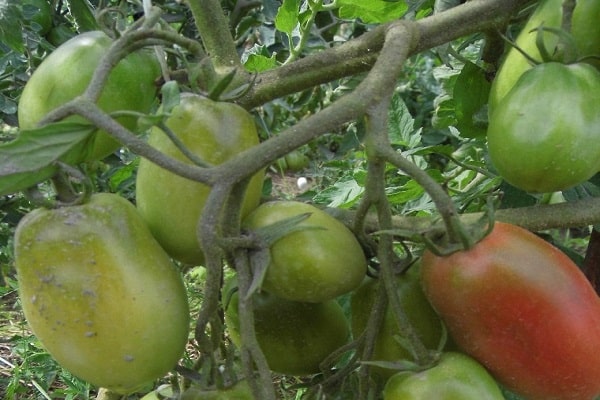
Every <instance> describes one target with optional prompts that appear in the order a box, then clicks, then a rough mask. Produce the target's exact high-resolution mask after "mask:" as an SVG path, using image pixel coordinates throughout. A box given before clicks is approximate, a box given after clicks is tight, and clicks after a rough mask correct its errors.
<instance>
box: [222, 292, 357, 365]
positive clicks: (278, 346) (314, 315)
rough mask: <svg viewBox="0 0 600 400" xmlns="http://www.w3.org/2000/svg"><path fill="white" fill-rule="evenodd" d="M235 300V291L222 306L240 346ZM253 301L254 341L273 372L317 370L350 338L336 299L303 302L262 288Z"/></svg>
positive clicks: (228, 324)
mask: <svg viewBox="0 0 600 400" xmlns="http://www.w3.org/2000/svg"><path fill="white" fill-rule="evenodd" d="M227 286H229V287H231V286H230V285H226V288H227ZM225 293H227V291H226V290H225ZM238 302H239V296H238V294H237V292H234V293H233V294H232V295H231V300H230V301H229V303H228V305H227V308H226V309H225V322H226V324H227V328H228V330H229V333H230V335H231V340H232V341H233V342H234V343H235V344H236V345H237V346H240V345H241V337H240V322H239V314H238ZM253 303H254V323H255V330H256V340H257V341H258V344H259V346H260V348H261V350H262V351H263V353H264V355H265V358H266V359H267V363H268V364H269V368H270V369H271V370H272V371H274V372H278V373H281V374H286V375H309V374H315V373H318V372H320V371H321V369H320V368H319V364H320V363H321V362H322V361H324V360H325V358H326V357H327V356H328V355H329V354H331V352H333V351H334V350H336V349H338V348H339V347H341V346H343V345H344V344H345V343H346V342H347V341H348V340H349V338H350V327H349V324H348V320H347V319H346V316H345V315H344V311H343V310H342V307H341V306H340V305H339V304H338V303H337V302H336V301H335V300H329V301H325V302H322V303H302V302H296V301H289V300H285V299H282V298H280V297H277V296H275V295H272V294H270V293H267V292H264V291H263V292H260V293H257V294H255V295H254V298H253Z"/></svg>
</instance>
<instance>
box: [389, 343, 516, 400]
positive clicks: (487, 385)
mask: <svg viewBox="0 0 600 400" xmlns="http://www.w3.org/2000/svg"><path fill="white" fill-rule="evenodd" d="M433 399H435V400H504V396H503V395H502V392H501V391H500V388H499V387H498V384H497V383H496V381H495V380H494V378H492V376H491V375H490V374H489V373H488V372H487V371H486V369H485V368H484V367H483V366H482V365H481V364H479V363H478V362H477V361H475V360H474V359H472V358H471V357H469V356H466V355H464V354H461V353H455V352H449V353H444V354H442V356H441V357H440V360H439V362H438V364H436V365H435V366H433V367H431V368H429V369H427V370H424V371H421V372H409V371H406V372H399V373H397V374H395V375H394V376H392V377H391V378H390V379H389V380H388V381H387V383H386V385H385V388H384V391H383V400H433Z"/></svg>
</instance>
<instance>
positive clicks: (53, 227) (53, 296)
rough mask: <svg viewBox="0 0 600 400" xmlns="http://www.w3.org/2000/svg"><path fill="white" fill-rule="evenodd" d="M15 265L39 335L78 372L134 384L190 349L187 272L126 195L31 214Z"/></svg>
mask: <svg viewBox="0 0 600 400" xmlns="http://www.w3.org/2000/svg"><path fill="white" fill-rule="evenodd" d="M15 266H16V269H17V274H18V275H17V276H18V281H19V294H20V298H21V302H22V306H23V311H24V313H25V317H26V318H27V321H28V323H29V325H30V326H31V328H32V330H33V332H34V334H35V335H36V336H37V337H38V338H39V340H40V341H41V343H42V345H43V346H44V347H45V348H46V349H47V350H48V352H49V353H50V355H52V357H54V358H55V359H56V361H58V363H59V364H60V365H62V366H63V367H64V368H65V369H67V370H69V371H70V372H71V373H73V374H74V375H76V376H78V377H79V378H81V379H84V380H86V381H88V382H90V383H92V384H93V385H96V386H99V387H104V388H107V389H110V390H112V391H115V392H118V393H128V392H133V391H135V390H136V389H137V388H139V387H140V386H142V385H144V384H147V383H150V382H152V381H153V380H154V379H157V378H160V377H162V376H163V375H165V374H166V373H167V372H168V371H169V370H171V369H172V368H173V367H175V365H176V364H177V361H178V360H179V358H180V357H181V356H182V355H183V351H184V348H185V345H186V343H187V339H188V331H189V318H190V315H189V307H188V302H187V293H186V290H185V287H184V285H183V281H182V279H181V276H180V273H179V272H178V271H177V270H176V269H175V266H174V265H173V264H172V262H171V260H170V259H169V257H168V256H167V254H166V253H165V252H164V250H163V249H162V248H161V247H160V246H159V244H158V243H157V242H156V240H154V238H153V237H152V235H151V233H150V231H149V230H148V228H147V227H146V225H145V224H144V222H143V221H142V219H141V218H140V217H139V215H138V213H137V210H136V209H135V207H134V206H133V204H131V203H130V202H128V201H127V200H125V199H124V198H122V197H120V196H118V195H116V194H108V193H101V194H95V195H92V197H91V199H90V200H89V201H88V202H86V203H84V204H82V205H77V206H67V207H62V208H58V209H37V210H34V211H32V212H31V213H29V214H27V215H26V216H25V217H24V218H23V219H22V220H21V221H20V222H19V225H18V227H17V230H16V233H15Z"/></svg>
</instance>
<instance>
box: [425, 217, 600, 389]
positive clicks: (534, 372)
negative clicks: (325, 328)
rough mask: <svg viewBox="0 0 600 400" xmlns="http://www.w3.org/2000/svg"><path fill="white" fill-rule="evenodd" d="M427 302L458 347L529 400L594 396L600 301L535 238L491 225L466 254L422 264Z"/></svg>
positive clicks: (599, 379)
mask: <svg viewBox="0 0 600 400" xmlns="http://www.w3.org/2000/svg"><path fill="white" fill-rule="evenodd" d="M421 272H422V282H423V286H424V291H425V294H426V295H427V297H428V299H429V300H430V302H431V304H432V305H433V307H434V308H435V309H436V310H437V311H438V313H439V314H440V315H441V317H442V319H443V320H444V322H445V323H446V326H447V327H448V330H449V332H450V334H451V336H452V337H453V339H454V340H455V341H456V344H457V345H458V346H459V347H460V348H461V349H462V350H464V351H465V352H466V353H468V354H469V355H471V356H473V357H474V358H475V359H477V360H478V361H479V362H481V363H482V364H483V365H485V366H486V367H487V368H488V369H489V370H490V372H491V373H492V375H493V376H494V377H496V378H497V379H498V380H499V381H500V382H501V383H503V384H505V385H506V386H507V387H509V388H510V389H512V390H514V391H515V392H517V393H519V394H522V395H523V396H525V397H526V398H527V399H531V400H538V399H539V400H542V399H544V400H559V399H567V398H568V399H573V400H578V399H581V400H583V399H587V400H589V399H591V398H593V397H594V396H597V395H599V394H600V358H598V357H597V351H598V348H600V298H598V296H597V295H596V292H595V291H594V289H593V288H592V286H591V285H590V283H589V282H588V281H587V279H586V278H585V276H584V275H583V273H582V272H581V271H580V270H579V268H578V267H577V266H576V265H575V264H574V263H573V262H572V261H571V260H570V259H569V258H568V257H567V256H566V255H565V254H563V253H562V252H561V251H559V250H558V249H557V248H555V247H554V246H552V245H550V244H549V243H547V242H545V241H544V240H542V239H540V238H539V237H537V236H536V235H534V234H533V233H531V232H529V231H526V230H524V229H522V228H519V227H517V226H515V225H510V224H505V223H501V222H496V224H495V226H494V229H493V231H492V232H491V233H490V234H489V235H488V236H486V237H485V238H484V239H482V240H481V241H480V242H479V243H477V244H476V245H475V246H474V247H472V248H471V249H469V250H466V251H458V252H455V253H453V254H451V255H449V256H435V255H434V254H433V253H431V252H429V251H426V252H425V253H424V255H423V261H422V268H421Z"/></svg>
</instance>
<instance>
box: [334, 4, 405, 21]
mask: <svg viewBox="0 0 600 400" xmlns="http://www.w3.org/2000/svg"><path fill="white" fill-rule="evenodd" d="M338 4H339V5H340V8H339V10H338V13H339V16H340V18H343V19H356V18H360V19H361V20H362V21H363V22H364V23H367V24H377V23H382V22H388V21H391V20H394V19H398V18H400V17H402V16H403V15H404V14H405V13H406V11H407V10H408V5H407V4H406V2H405V1H398V2H388V1H385V0H370V1H365V0H339V1H338Z"/></svg>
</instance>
